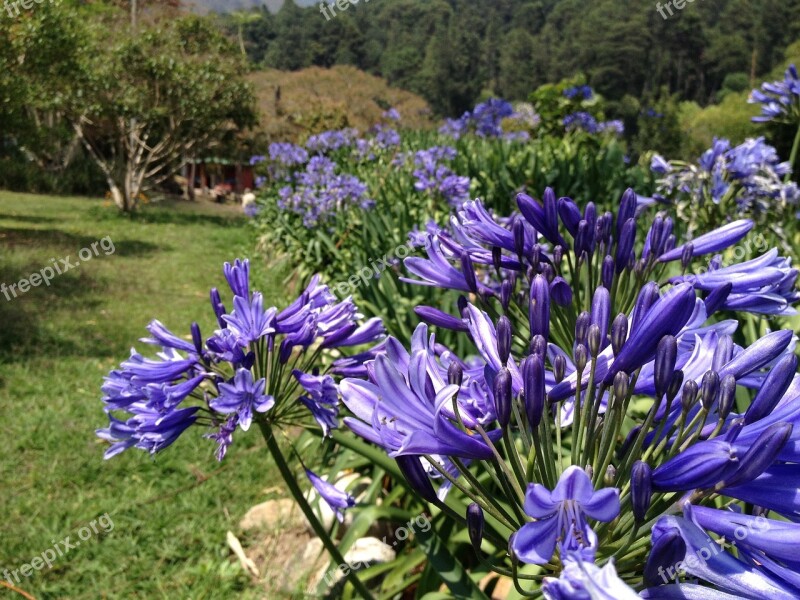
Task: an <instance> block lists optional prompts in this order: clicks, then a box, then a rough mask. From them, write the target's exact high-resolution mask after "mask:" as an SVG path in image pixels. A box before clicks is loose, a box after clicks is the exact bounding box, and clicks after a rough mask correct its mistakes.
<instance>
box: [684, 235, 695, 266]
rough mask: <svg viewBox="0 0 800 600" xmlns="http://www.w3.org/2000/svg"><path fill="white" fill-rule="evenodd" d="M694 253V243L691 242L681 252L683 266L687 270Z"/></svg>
mask: <svg viewBox="0 0 800 600" xmlns="http://www.w3.org/2000/svg"><path fill="white" fill-rule="evenodd" d="M693 254H694V244H692V243H691V242H689V243H688V244H686V245H685V246H684V247H683V252H681V268H682V269H683V270H684V271H685V270H686V269H687V268H688V267H689V265H690V264H691V262H692V255H693Z"/></svg>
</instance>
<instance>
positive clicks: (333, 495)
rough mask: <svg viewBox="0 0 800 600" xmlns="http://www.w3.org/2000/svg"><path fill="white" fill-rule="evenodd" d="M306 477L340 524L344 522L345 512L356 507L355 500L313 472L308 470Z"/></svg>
mask: <svg viewBox="0 0 800 600" xmlns="http://www.w3.org/2000/svg"><path fill="white" fill-rule="evenodd" d="M306 476H307V477H308V480H309V481H310V482H311V485H313V486H314V489H315V490H316V491H317V493H318V494H319V495H320V497H321V498H322V499H323V500H324V501H325V503H326V504H327V505H328V506H329V507H330V509H331V510H332V511H333V514H335V515H336V518H337V519H338V520H339V522H340V523H341V522H342V521H344V511H345V510H347V509H348V508H352V507H353V506H355V504H356V500H355V498H353V496H351V495H350V494H348V493H347V492H343V491H342V490H340V489H339V488H337V487H336V486H335V485H333V484H332V483H329V482H327V481H325V480H324V479H322V478H321V477H320V476H319V475H317V474H316V473H314V472H313V471H309V470H308V469H306Z"/></svg>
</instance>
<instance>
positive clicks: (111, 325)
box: [0, 192, 284, 599]
mask: <svg viewBox="0 0 800 600" xmlns="http://www.w3.org/2000/svg"><path fill="white" fill-rule="evenodd" d="M106 236H108V237H110V238H111V240H112V241H113V243H114V247H115V250H114V252H113V253H109V254H108V255H105V253H104V252H103V251H102V250H101V251H100V253H99V255H98V256H96V257H94V258H93V259H92V260H90V261H86V262H85V263H81V264H80V265H79V266H78V267H76V268H75V269H72V270H70V271H69V272H66V273H64V274H63V275H61V276H59V277H56V278H55V279H54V280H53V281H52V282H51V285H50V286H49V287H46V286H39V287H35V288H32V289H31V290H30V291H28V292H27V293H25V294H22V295H20V296H19V297H18V298H16V299H14V298H12V299H11V301H7V300H6V299H5V297H4V296H3V295H2V294H0V435H2V440H3V452H2V455H0V512H1V514H2V522H0V579H2V578H3V575H2V569H11V570H13V569H17V568H19V567H20V566H21V565H22V564H23V563H29V562H30V561H31V559H32V558H34V557H35V556H38V555H41V553H42V552H44V551H45V550H47V549H49V548H52V547H53V545H54V543H56V542H60V541H61V540H63V539H64V538H65V537H66V536H71V539H72V541H73V542H74V541H75V540H76V539H77V537H76V536H77V531H78V530H80V529H81V528H82V527H84V526H86V525H88V524H89V522H90V521H92V520H93V519H97V518H98V517H99V516H101V515H104V514H105V513H108V515H109V517H110V519H111V520H112V521H113V529H112V530H111V531H109V532H107V533H104V532H102V530H101V531H100V533H98V534H97V535H93V536H92V537H91V538H90V539H88V540H86V541H84V542H81V545H80V546H79V547H77V548H75V549H72V550H69V551H68V552H67V553H66V554H64V556H62V557H60V558H57V560H56V562H55V563H54V565H53V568H52V569H50V570H47V569H44V570H41V571H34V573H33V574H32V575H31V576H30V577H28V578H22V581H21V583H20V584H18V585H19V587H20V588H22V589H24V590H26V591H27V592H29V593H31V594H33V595H34V596H35V597H36V598H39V599H41V598H224V597H232V596H235V597H241V598H257V597H260V596H259V593H258V588H257V586H256V585H255V584H253V583H251V582H250V580H249V579H248V577H247V576H245V575H244V574H243V573H242V571H241V569H240V567H239V566H238V563H235V562H234V561H232V560H231V558H230V552H229V551H228V549H227V546H226V543H225V532H226V531H227V530H228V529H231V530H233V531H236V527H237V523H238V521H239V519H240V518H241V517H242V515H243V514H244V513H245V512H246V510H247V509H248V508H249V507H250V506H252V505H253V504H255V503H256V502H259V501H263V500H264V499H265V498H266V497H267V496H266V495H265V489H266V488H270V487H271V486H273V485H274V483H275V481H276V476H275V472H274V467H273V465H272V463H271V461H270V460H269V459H268V456H267V452H266V450H265V449H264V448H263V446H262V444H263V443H259V439H258V438H257V436H253V435H250V436H245V437H242V436H238V437H237V440H236V443H235V444H234V446H233V447H232V448H231V451H230V452H229V454H228V457H227V458H226V460H225V462H224V463H222V464H221V465H220V464H219V463H217V462H216V460H215V459H214V456H213V453H214V450H215V445H214V444H213V443H212V442H211V441H209V440H206V439H203V437H202V433H203V432H202V431H200V430H199V429H197V430H190V431H189V432H187V434H186V435H184V436H183V437H182V438H181V440H179V441H178V442H177V443H176V444H175V445H174V446H173V447H172V448H170V449H169V450H168V451H167V452H165V453H164V454H163V455H160V456H158V457H156V458H155V459H153V458H151V457H150V456H148V455H146V454H145V453H142V452H128V453H125V454H123V455H121V456H118V457H116V458H114V459H113V460H111V461H103V460H102V453H103V451H104V449H105V445H104V444H103V443H102V442H100V441H98V440H97V439H96V438H95V435H94V430H95V429H96V428H98V427H103V426H105V425H106V419H105V416H104V414H103V412H102V407H101V403H100V400H99V399H100V390H99V387H100V384H101V382H102V377H103V375H104V374H106V373H107V372H108V371H109V370H110V369H112V368H114V367H115V366H116V365H117V364H118V363H119V361H120V360H122V359H124V358H125V357H126V356H127V354H128V352H129V349H130V347H131V346H132V345H134V344H135V345H136V346H137V347H138V348H139V349H140V350H143V351H144V350H145V348H143V346H145V345H143V344H141V343H140V342H137V340H138V339H139V338H140V337H143V335H145V334H146V333H147V332H146V331H145V330H144V326H145V325H146V324H147V323H148V322H149V321H150V319H152V318H153V317H158V318H159V319H160V320H161V321H163V322H164V323H165V324H166V325H167V326H168V327H170V328H171V329H173V330H175V331H176V332H179V333H181V334H183V333H186V334H188V332H189V325H190V323H191V320H193V319H198V321H199V323H200V326H201V328H202V330H203V332H204V334H208V333H210V331H211V329H212V328H213V326H214V322H213V313H212V312H211V310H210V308H209V304H208V289H209V288H210V287H212V286H218V287H220V288H221V289H222V288H223V287H224V286H225V282H224V279H223V277H222V273H221V266H222V262H223V261H225V260H231V259H233V258H234V257H236V256H247V255H248V254H250V252H251V250H252V239H253V238H252V234H251V231H250V230H249V228H248V227H247V225H246V223H245V222H244V221H243V220H242V218H241V217H239V215H238V214H237V212H236V210H235V209H233V208H230V207H218V206H211V205H192V204H188V203H175V204H172V205H150V206H148V207H146V208H145V209H144V210H143V211H142V212H141V213H140V214H138V215H136V216H134V217H122V216H120V215H118V214H117V213H116V211H115V210H114V209H112V208H108V207H104V206H103V205H102V204H101V203H100V202H99V201H94V200H88V199H79V198H52V197H44V196H34V195H26V194H12V193H4V192H0V283H2V282H5V283H6V284H10V283H12V282H17V281H19V280H20V279H21V278H23V277H28V276H29V275H30V273H33V272H35V271H38V270H39V269H41V268H42V267H44V266H47V265H48V264H50V259H51V258H55V259H58V258H63V257H66V256H70V255H71V256H72V257H73V258H74V257H75V256H76V255H77V252H78V250H79V249H81V248H84V247H88V246H89V245H90V244H91V243H92V242H95V241H98V240H100V239H101V238H104V237H106ZM253 279H254V282H255V287H257V288H260V289H261V290H262V291H263V292H264V294H265V296H266V299H267V300H269V301H274V302H280V301H281V300H282V299H283V298H282V296H283V294H284V290H283V287H282V286H281V285H280V283H279V281H280V277H279V276H278V275H277V274H272V273H270V271H269V270H268V269H267V267H266V266H265V265H263V264H254V265H253ZM224 296H225V295H223V297H224ZM273 493H274V492H273ZM0 590H3V591H2V592H0V597H6V594H7V595H8V596H11V595H12V594H11V593H10V592H7V590H5V589H4V588H0Z"/></svg>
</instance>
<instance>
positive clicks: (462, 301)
mask: <svg viewBox="0 0 800 600" xmlns="http://www.w3.org/2000/svg"><path fill="white" fill-rule="evenodd" d="M456 305H457V306H458V314H460V315H461V316H462V317H463V316H464V312H465V311H466V310H467V306H468V305H469V300H467V298H466V297H465V296H464V295H463V294H459V296H458V299H457V300H456Z"/></svg>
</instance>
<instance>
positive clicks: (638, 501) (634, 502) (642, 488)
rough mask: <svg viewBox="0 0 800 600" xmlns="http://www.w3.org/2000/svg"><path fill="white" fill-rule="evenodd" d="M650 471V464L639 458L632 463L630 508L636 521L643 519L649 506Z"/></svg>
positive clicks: (650, 490) (650, 489)
mask: <svg viewBox="0 0 800 600" xmlns="http://www.w3.org/2000/svg"><path fill="white" fill-rule="evenodd" d="M651 476H652V471H651V469H650V465H648V464H647V463H646V462H642V461H641V460H637V461H636V462H635V463H633V467H632V468H631V508H632V509H633V516H634V518H635V519H636V521H637V522H639V523H641V522H642V521H644V518H645V515H646V514H647V511H648V509H649V508H650V499H651V497H652V493H653V488H652V485H651Z"/></svg>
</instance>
